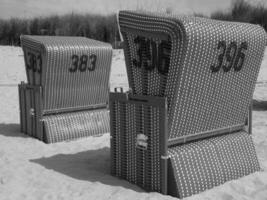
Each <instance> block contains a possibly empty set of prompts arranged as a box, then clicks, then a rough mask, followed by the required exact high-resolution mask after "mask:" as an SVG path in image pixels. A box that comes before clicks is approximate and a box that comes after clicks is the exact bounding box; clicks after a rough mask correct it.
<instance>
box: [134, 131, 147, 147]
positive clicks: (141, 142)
mask: <svg viewBox="0 0 267 200" xmlns="http://www.w3.org/2000/svg"><path fill="white" fill-rule="evenodd" d="M147 140H148V137H147V136H146V135H144V134H138V135H137V138H136V148H138V149H142V150H147V146H148V144H147Z"/></svg>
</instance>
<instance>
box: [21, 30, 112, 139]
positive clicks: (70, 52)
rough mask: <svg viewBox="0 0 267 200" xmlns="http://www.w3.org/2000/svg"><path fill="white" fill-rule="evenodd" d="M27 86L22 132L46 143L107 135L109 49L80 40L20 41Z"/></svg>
mask: <svg viewBox="0 0 267 200" xmlns="http://www.w3.org/2000/svg"><path fill="white" fill-rule="evenodd" d="M21 45H22V49H23V52H24V59H25V67H26V73H27V80H28V83H27V84H26V83H21V84H20V85H19V96H20V119H21V131H22V132H24V133H26V134H28V135H30V136H33V137H37V138H39V139H40V140H43V141H45V142H47V143H53V142H59V141H63V140H70V139H76V138H80V137H85V136H90V135H99V134H103V133H107V132H109V123H108V122H109V113H108V109H107V105H108V93H109V76H110V68H111V58H112V48H111V46H110V45H109V44H106V43H103V42H99V41H95V40H92V39H87V38H83V37H59V36H26V35H24V36H21Z"/></svg>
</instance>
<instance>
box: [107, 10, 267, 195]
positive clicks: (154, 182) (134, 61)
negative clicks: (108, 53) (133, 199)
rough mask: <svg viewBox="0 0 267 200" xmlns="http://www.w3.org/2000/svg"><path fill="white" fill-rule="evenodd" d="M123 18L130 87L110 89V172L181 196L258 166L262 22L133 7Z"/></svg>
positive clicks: (143, 186)
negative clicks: (256, 105) (254, 109)
mask: <svg viewBox="0 0 267 200" xmlns="http://www.w3.org/2000/svg"><path fill="white" fill-rule="evenodd" d="M119 25H120V30H121V33H122V36H123V39H124V42H125V46H124V47H125V49H124V50H125V56H126V67H127V74H128V78H129V86H130V88H131V89H132V90H131V93H129V94H125V93H118V92H117V93H111V94H110V116H111V156H112V157H111V162H112V165H111V171H112V174H114V175H115V176H118V177H122V178H124V179H126V180H128V181H130V182H132V183H135V184H137V185H140V186H141V187H142V188H144V189H146V190H148V191H158V192H162V193H164V194H170V195H173V196H176V197H180V198H184V197H187V196H190V195H193V194H196V193H199V192H202V191H204V190H206V189H209V188H212V187H214V186H217V185H219V184H222V183H224V182H226V181H229V180H232V179H237V178H239V177H242V176H245V175H247V174H250V173H253V172H255V171H258V170H260V167H259V163H258V160H257V157H256V152H255V148H254V145H253V142H252V138H251V135H250V134H249V133H250V132H251V131H248V130H247V127H246V118H247V116H248V113H249V107H250V103H251V100H252V96H253V92H254V88H255V84H256V80H257V76H258V72H259V69H260V64H261V61H262V57H263V53H264V49H265V44H266V39H267V38H266V33H265V31H264V29H263V28H261V27H260V26H258V25H251V24H245V23H234V22H224V21H217V20H211V19H205V18H198V17H188V16H173V15H167V14H158V13H145V12H135V11H121V12H120V13H119ZM250 120H251V119H250ZM250 129H251V126H250Z"/></svg>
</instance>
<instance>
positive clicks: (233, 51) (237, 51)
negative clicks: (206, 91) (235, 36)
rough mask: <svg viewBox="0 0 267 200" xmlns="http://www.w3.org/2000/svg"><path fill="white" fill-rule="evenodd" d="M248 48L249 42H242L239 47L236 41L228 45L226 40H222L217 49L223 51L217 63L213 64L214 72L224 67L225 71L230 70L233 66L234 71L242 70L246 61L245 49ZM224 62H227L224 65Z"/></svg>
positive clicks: (212, 69)
mask: <svg viewBox="0 0 267 200" xmlns="http://www.w3.org/2000/svg"><path fill="white" fill-rule="evenodd" d="M247 49H248V44H247V42H242V43H241V44H240V46H239V47H238V46H237V44H236V42H231V43H230V44H229V45H228V46H227V45H226V42H225V41H220V42H219V43H218V46H217V50H220V51H221V53H220V54H219V55H218V58H217V59H218V62H217V64H214V65H211V66H210V69H211V71H212V72H218V71H220V69H221V68H222V69H223V71H224V72H229V71H230V70H231V69H232V68H234V71H236V72H237V71H240V70H241V69H242V67H243V64H244V61H245V56H246V55H245V51H246V50H247ZM223 63H225V64H224V65H223Z"/></svg>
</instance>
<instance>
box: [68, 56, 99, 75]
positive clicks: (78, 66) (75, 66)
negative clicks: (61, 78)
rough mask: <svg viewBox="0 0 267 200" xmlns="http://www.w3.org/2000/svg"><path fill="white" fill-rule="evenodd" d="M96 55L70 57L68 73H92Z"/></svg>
mask: <svg viewBox="0 0 267 200" xmlns="http://www.w3.org/2000/svg"><path fill="white" fill-rule="evenodd" d="M96 58H97V57H96V55H95V54H92V55H90V56H88V55H82V56H78V55H72V57H71V59H72V66H71V67H70V68H69V72H77V71H78V70H79V71H80V72H85V71H86V70H89V71H94V70H95V65H96Z"/></svg>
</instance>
